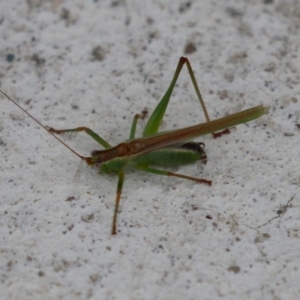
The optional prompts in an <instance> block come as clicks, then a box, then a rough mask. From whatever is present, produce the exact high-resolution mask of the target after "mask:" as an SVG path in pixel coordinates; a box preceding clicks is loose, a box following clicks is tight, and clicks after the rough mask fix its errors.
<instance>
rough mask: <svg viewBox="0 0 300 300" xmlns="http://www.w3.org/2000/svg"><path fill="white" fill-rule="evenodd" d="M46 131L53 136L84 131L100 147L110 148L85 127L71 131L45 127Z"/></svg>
mask: <svg viewBox="0 0 300 300" xmlns="http://www.w3.org/2000/svg"><path fill="white" fill-rule="evenodd" d="M46 129H47V130H48V131H49V132H51V133H55V134H62V133H67V132H81V131H84V132H85V133H86V134H88V135H89V136H90V137H92V138H93V139H94V140H95V141H96V142H98V143H99V144H100V145H102V146H103V147H104V148H105V149H109V148H111V145H110V144H109V143H107V142H106V141H105V140H104V139H102V138H101V137H100V136H99V135H98V134H97V133H95V132H94V131H93V130H91V129H89V128H87V127H77V128H72V129H55V128H52V127H48V126H47V127H46Z"/></svg>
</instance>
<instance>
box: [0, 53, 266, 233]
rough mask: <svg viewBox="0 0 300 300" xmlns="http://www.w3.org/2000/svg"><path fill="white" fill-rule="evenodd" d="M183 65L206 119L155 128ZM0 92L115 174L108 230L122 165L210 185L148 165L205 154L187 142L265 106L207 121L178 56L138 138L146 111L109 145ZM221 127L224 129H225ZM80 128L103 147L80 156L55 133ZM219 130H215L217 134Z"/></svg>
mask: <svg viewBox="0 0 300 300" xmlns="http://www.w3.org/2000/svg"><path fill="white" fill-rule="evenodd" d="M184 64H186V65H187V69H188V72H189V75H190V77H191V80H192V83H193V86H194V88H195V91H196V94H197V97H198V99H199V102H200V104H201V106H202V109H203V111H204V115H205V118H206V123H202V124H197V125H194V126H190V127H186V128H182V129H177V130H173V131H168V132H158V130H159V127H160V125H161V122H162V119H163V117H164V114H165V111H166V108H167V106H168V103H169V99H170V97H171V94H172V91H173V88H174V86H175V84H176V81H177V78H178V76H179V74H180V72H181V69H182V67H183V65H184ZM0 92H1V93H2V94H3V95H4V96H6V97H7V98H8V99H9V100H11V101H12V102H13V103H14V104H15V105H17V106H18V107H19V108H20V109H21V110H23V111H24V112H25V113H26V114H27V115H28V116H29V117H30V118H32V119H33V120H34V121H35V122H37V123H38V124H39V125H40V126H41V127H43V128H44V129H45V130H47V131H48V132H49V133H50V134H51V135H53V136H54V137H55V138H56V139H57V140H58V141H60V142H61V143H62V144H63V145H65V146H66V147H67V148H68V149H69V150H71V151H72V152H73V153H74V154H76V155H77V156H78V157H79V158H81V159H82V160H84V161H85V162H86V163H87V164H88V165H91V166H93V165H100V171H99V173H111V172H115V173H117V175H118V185H117V192H116V203H115V209H114V214H113V222H112V232H111V233H112V234H116V233H117V213H118V208H119V203H120V199H121V193H122V187H123V183H124V169H125V167H127V166H128V167H132V168H135V169H138V170H142V171H145V172H148V173H153V174H158V175H165V176H175V177H180V178H184V179H188V180H192V181H195V182H198V183H204V184H207V185H211V181H210V180H205V179H201V178H195V177H190V176H186V175H182V174H178V173H173V172H169V171H165V170H161V169H157V168H153V167H152V166H153V165H154V166H155V165H156V166H163V167H175V166H181V165H186V164H191V163H195V162H196V161H198V160H205V159H206V155H205V151H204V144H203V143H196V142H189V141H190V140H191V139H193V138H195V137H198V136H201V135H205V134H209V133H215V132H216V131H219V130H224V129H225V130H226V129H227V132H228V128H229V127H233V126H235V125H238V124H241V123H245V122H248V121H251V120H254V119H256V118H259V117H261V116H262V115H264V114H265V113H266V112H267V108H266V107H265V106H263V105H259V106H255V107H253V108H250V109H247V110H244V111H241V112H239V113H235V114H232V115H229V116H226V117H223V118H220V119H217V120H214V121H210V119H209V117H208V113H207V111H206V108H205V105H204V102H203V99H202V96H201V94H200V91H199V88H198V85H197V82H196V79H195V76H194V73H193V71H192V68H191V65H190V62H189V60H188V59H187V58H185V57H181V58H180V59H179V62H178V65H177V69H176V71H175V74H174V76H173V79H172V81H171V84H170V86H169V88H168V90H167V91H166V93H165V95H164V96H163V98H162V99H161V100H160V102H159V103H158V105H157V106H156V108H155V110H154V112H153V113H152V115H151V116H150V118H149V120H148V122H147V124H146V126H145V128H144V131H143V136H142V137H141V138H135V130H136V125H137V121H138V119H144V118H145V116H146V112H144V113H142V114H136V115H135V117H134V119H133V122H132V125H131V130H130V136H129V140H128V141H125V142H123V143H121V144H119V145H117V146H115V147H112V146H111V145H110V144H109V143H107V142H106V141H105V140H103V139H102V138H101V137H100V136H99V135H98V134H96V133H95V132H94V131H92V130H91V129H89V128H87V127H78V128H73V129H62V130H57V129H54V128H50V127H47V126H44V125H42V124H41V123H40V122H39V121H38V120H36V119H35V118H34V117H33V116H32V115H30V114H29V113H28V112H27V111H26V110H25V109H23V108H22V107H21V106H20V105H19V104H18V103H16V101H14V100H13V99H12V98H11V97H9V96H8V95H7V94H6V93H4V92H3V91H1V90H0ZM225 130H224V131H225ZM80 131H84V132H86V133H87V134H88V135H89V136H91V137H92V138H93V139H94V140H96V141H97V142H98V143H99V144H100V145H102V146H103V147H104V148H105V150H99V151H98V150H96V151H92V152H91V156H90V157H84V156H81V155H79V154H78V153H77V152H76V151H74V150H73V149H72V148H70V147H69V146H68V145H66V144H65V143H64V142H63V141H61V140H60V139H59V138H58V137H57V136H56V135H55V134H62V133H66V132H80ZM219 135H220V133H218V134H217V136H219Z"/></svg>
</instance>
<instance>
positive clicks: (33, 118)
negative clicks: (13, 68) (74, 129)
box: [0, 89, 88, 162]
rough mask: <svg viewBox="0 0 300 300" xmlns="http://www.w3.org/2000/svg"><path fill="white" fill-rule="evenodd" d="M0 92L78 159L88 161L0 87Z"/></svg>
mask: <svg viewBox="0 0 300 300" xmlns="http://www.w3.org/2000/svg"><path fill="white" fill-rule="evenodd" d="M0 92H1V94H3V95H4V96H5V97H6V98H7V99H9V100H10V101H11V102H12V103H14V104H15V105H16V106H17V107H19V108H20V109H21V110H22V111H23V112H24V113H25V114H27V116H29V117H30V118H31V119H32V120H33V121H35V122H36V123H37V124H39V125H40V126H41V127H42V128H44V129H45V130H46V131H47V132H48V133H49V134H51V135H52V136H53V137H54V138H56V139H57V140H58V141H59V142H60V143H61V144H63V145H64V146H65V147H67V148H68V149H69V150H70V151H71V152H73V153H74V154H75V155H77V156H78V157H79V158H80V159H83V160H85V161H86V162H88V157H85V156H82V155H80V154H78V153H77V152H76V151H75V150H73V149H72V148H71V147H69V146H68V145H67V144H66V143H65V142H63V141H62V140H61V139H60V138H58V137H57V136H56V135H55V134H53V133H52V132H50V131H49V130H48V128H47V126H44V125H43V124H42V123H41V122H40V121H38V120H37V119H36V118H35V117H34V116H32V115H31V114H30V113H29V112H27V111H26V110H25V109H24V108H23V107H22V106H21V105H19V104H18V103H17V102H16V101H15V100H13V99H12V98H11V97H10V96H8V95H7V94H6V93H5V92H3V91H2V90H1V89H0Z"/></svg>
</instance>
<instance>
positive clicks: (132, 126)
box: [129, 109, 148, 140]
mask: <svg viewBox="0 0 300 300" xmlns="http://www.w3.org/2000/svg"><path fill="white" fill-rule="evenodd" d="M147 114H148V111H147V110H146V109H144V110H143V111H142V113H141V114H136V115H135V116H134V118H133V121H132V125H131V129H130V136H129V139H130V140H133V139H134V138H135V130H136V124H137V121H138V119H140V120H144V119H145V118H146V116H147Z"/></svg>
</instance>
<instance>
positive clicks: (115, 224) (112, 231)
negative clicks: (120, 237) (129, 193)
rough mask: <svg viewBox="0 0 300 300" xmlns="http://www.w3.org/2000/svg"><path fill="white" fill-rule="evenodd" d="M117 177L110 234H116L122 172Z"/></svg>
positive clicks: (122, 179)
mask: <svg viewBox="0 0 300 300" xmlns="http://www.w3.org/2000/svg"><path fill="white" fill-rule="evenodd" d="M118 177H119V179H118V186H117V194H116V204H115V210H114V216H113V222H112V230H111V234H117V215H118V209H119V203H120V199H121V194H122V188H123V183H124V177H125V176H124V170H121V171H119V172H118Z"/></svg>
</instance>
